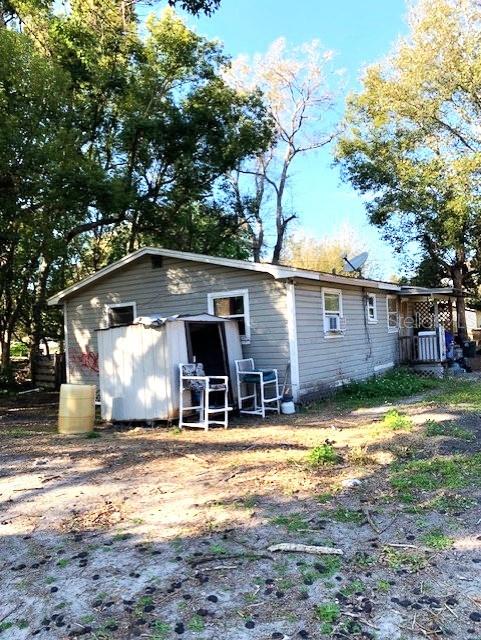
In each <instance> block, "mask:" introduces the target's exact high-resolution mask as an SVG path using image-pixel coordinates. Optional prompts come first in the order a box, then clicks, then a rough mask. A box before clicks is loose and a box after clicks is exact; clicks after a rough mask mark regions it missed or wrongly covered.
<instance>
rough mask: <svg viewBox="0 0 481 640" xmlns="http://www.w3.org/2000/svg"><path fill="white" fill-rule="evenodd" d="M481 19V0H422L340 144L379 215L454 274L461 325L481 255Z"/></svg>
mask: <svg viewBox="0 0 481 640" xmlns="http://www.w3.org/2000/svg"><path fill="white" fill-rule="evenodd" d="M480 21H481V6H480V4H479V3H478V2H475V1H474V0H420V2H419V3H418V4H417V5H416V6H415V7H414V8H412V10H411V12H410V16H409V26H410V34H409V36H408V37H406V38H404V39H402V40H401V41H400V42H399V43H398V45H397V47H396V48H395V50H394V51H393V53H391V54H390V55H389V56H388V57H387V58H386V59H385V60H384V61H383V62H381V63H379V64H376V65H373V66H371V67H370V68H368V70H367V72H366V74H365V77H364V79H363V89H362V91H361V92H360V93H358V94H355V95H353V96H352V97H351V98H350V100H349V103H348V109H347V116H346V122H347V126H348V133H347V134H346V135H344V136H343V138H342V139H341V141H340V143H339V145H338V149H337V158H338V161H339V162H340V163H341V166H342V169H343V175H344V177H345V179H347V180H349V181H350V182H351V183H352V185H353V186H354V187H355V188H356V189H357V190H359V191H360V192H361V193H362V194H364V195H366V196H368V201H367V205H366V206H367V211H368V214H369V217H370V220H371V222H372V223H373V224H375V225H376V226H378V227H379V228H381V229H382V230H383V232H384V235H385V237H386V238H387V239H388V240H389V241H390V242H392V244H393V245H394V246H395V248H396V249H397V250H398V251H400V252H402V251H410V252H412V251H413V247H414V248H415V247H416V246H417V247H419V248H420V253H421V257H422V258H424V259H425V258H426V257H428V258H429V259H430V260H431V261H433V269H434V270H437V269H438V268H441V270H442V273H443V274H444V275H445V277H448V278H450V280H451V281H452V283H453V286H454V288H455V289H456V291H457V294H458V295H457V313H458V318H460V325H461V326H462V327H465V326H466V322H465V307H464V297H463V292H464V289H465V287H466V286H468V285H470V284H471V283H473V284H474V285H476V284H477V283H478V281H479V273H480V272H479V264H480V257H481V253H480V248H481V246H480V242H481V234H480V231H481V224H480V223H481V216H480V189H479V171H480V168H481V155H480V151H481V133H480V130H479V126H478V123H479V121H480V118H481V100H480V98H479V86H480V82H481V54H480V51H481V30H480V29H479V24H480ZM413 243H414V244H413ZM433 269H431V271H432V270H433Z"/></svg>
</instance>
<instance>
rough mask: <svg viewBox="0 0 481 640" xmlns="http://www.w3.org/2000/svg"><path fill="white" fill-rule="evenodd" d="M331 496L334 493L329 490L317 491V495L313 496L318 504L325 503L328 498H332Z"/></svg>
mask: <svg viewBox="0 0 481 640" xmlns="http://www.w3.org/2000/svg"><path fill="white" fill-rule="evenodd" d="M333 497H334V495H333V494H332V493H329V492H326V493H318V494H317V496H315V500H316V502H319V504H325V503H326V502H329V501H330V500H332V498H333Z"/></svg>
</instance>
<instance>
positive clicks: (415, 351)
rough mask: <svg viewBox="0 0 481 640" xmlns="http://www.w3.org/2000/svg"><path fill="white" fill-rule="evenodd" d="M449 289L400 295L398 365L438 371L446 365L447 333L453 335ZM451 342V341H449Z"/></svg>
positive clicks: (453, 319) (414, 290)
mask: <svg viewBox="0 0 481 640" xmlns="http://www.w3.org/2000/svg"><path fill="white" fill-rule="evenodd" d="M454 299H455V298H454V292H453V290H452V289H445V288H443V289H422V288H419V287H412V288H410V289H407V288H406V290H405V291H403V297H402V298H401V307H400V316H399V361H400V362H401V363H402V364H411V365H414V366H416V365H419V366H420V368H421V367H423V366H429V365H431V366H435V367H438V368H439V367H440V366H441V365H443V364H444V363H446V362H447V356H448V350H447V346H446V345H447V342H448V343H449V342H450V340H449V335H448V340H446V333H447V332H449V334H450V335H451V336H454V334H455V324H456V322H455V318H454V314H453V303H454ZM451 341H452V338H451Z"/></svg>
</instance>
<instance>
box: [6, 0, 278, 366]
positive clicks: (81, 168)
mask: <svg viewBox="0 0 481 640" xmlns="http://www.w3.org/2000/svg"><path fill="white" fill-rule="evenodd" d="M9 4H10V9H15V7H16V6H17V3H16V2H15V3H14V2H13V1H12V2H11V3H9ZM40 4H41V3H34V2H30V3H28V2H21V3H20V2H19V3H18V6H20V7H21V10H22V11H21V16H20V13H19V14H18V15H17V17H16V20H17V22H16V23H15V22H14V23H12V24H11V25H10V27H9V28H8V29H7V28H2V27H0V74H1V75H0V79H1V82H0V115H1V116H2V117H0V140H1V141H2V142H3V143H4V144H2V145H0V170H1V173H0V175H1V176H2V178H1V181H2V184H1V185H0V218H1V220H2V223H3V224H2V229H3V230H5V233H6V235H7V236H8V237H7V238H6V243H5V245H4V246H2V249H1V258H0V259H1V260H2V276H1V279H2V282H1V287H2V288H1V290H0V316H1V317H3V318H8V321H7V320H6V321H5V322H6V324H5V325H4V326H0V337H1V342H2V368H3V369H7V367H8V358H9V349H8V343H9V341H10V340H11V336H12V335H13V333H14V331H15V330H16V328H17V329H18V327H19V326H20V324H22V326H23V327H28V328H29V332H30V335H31V344H32V351H33V352H35V351H36V350H37V348H38V344H39V341H40V339H41V337H42V334H43V332H44V326H43V324H44V310H45V299H46V296H47V295H48V293H49V290H50V288H51V287H53V286H55V287H58V286H59V285H60V286H66V285H67V284H69V283H70V282H71V281H72V278H75V277H76V276H78V274H79V273H80V270H81V269H79V268H78V267H79V265H82V263H84V266H85V267H88V265H89V264H91V265H92V267H94V266H95V267H98V266H100V265H101V264H102V263H103V264H105V263H108V262H110V261H111V260H113V259H116V258H118V257H121V255H124V254H125V253H126V252H128V251H130V250H132V249H134V248H136V247H137V246H139V244H141V243H143V242H145V240H146V239H148V240H149V241H151V242H155V243H159V244H162V245H163V246H171V247H174V248H177V249H186V248H190V249H194V248H195V249H197V250H200V251H202V250H205V251H212V252H222V251H225V252H226V253H227V254H233V255H236V256H238V255H239V254H243V255H245V253H244V252H245V237H244V236H245V234H243V232H242V230H241V231H239V224H238V221H237V219H236V218H235V216H232V215H231V214H225V215H224V213H223V211H222V209H221V207H220V206H219V202H218V198H219V194H221V193H222V190H221V189H220V188H217V187H216V185H217V184H218V185H220V186H221V183H222V181H223V180H224V176H225V174H226V173H228V172H229V171H231V170H233V168H234V167H235V166H237V164H238V163H239V162H240V161H242V159H243V158H245V157H246V156H249V155H252V154H255V153H258V152H259V151H260V150H262V149H264V148H265V146H266V144H267V143H268V141H269V138H270V126H269V120H268V118H267V116H266V113H265V109H264V107H263V104H262V101H261V99H260V96H259V95H257V94H255V93H244V94H242V95H241V94H239V93H238V92H237V91H236V90H235V89H233V88H232V87H230V86H228V85H227V84H226V82H225V81H224V80H223V79H222V75H221V72H222V69H223V68H224V67H225V66H226V64H227V63H228V61H227V59H226V57H225V56H224V54H223V52H222V50H221V48H220V46H219V45H218V44H217V43H211V42H209V41H207V40H205V39H204V38H201V37H200V36H197V35H196V34H194V33H193V32H191V31H190V30H189V29H188V28H187V27H186V26H185V24H184V23H183V22H182V21H181V20H180V19H179V18H178V17H177V16H176V15H175V14H174V13H173V11H172V10H166V11H165V12H164V14H163V15H162V17H161V18H160V19H154V18H151V19H149V20H148V21H147V22H146V24H145V25H144V26H145V31H146V35H145V36H143V37H140V35H139V30H138V27H137V18H136V16H135V14H133V13H132V12H131V13H130V14H129V13H128V12H126V11H124V10H125V8H126V6H127V5H126V3H125V2H124V0H105V1H103V2H99V3H92V2H90V1H87V0H72V2H71V3H70V10H69V13H67V14H59V13H57V12H53V11H52V7H51V6H50V3H44V4H42V6H40ZM13 5H15V6H13ZM32 7H33V8H32ZM28 10H30V11H31V13H28ZM19 21H20V22H21V25H22V33H18V32H17V31H16V30H15V29H13V28H11V27H12V25H13V26H15V24H18V23H19ZM34 27H35V28H34ZM105 235H106V236H107V237H108V238H109V239H110V240H112V242H111V243H105V242H104V243H102V242H101V239H102V237H103V236H105ZM95 245H96V246H95ZM92 247H95V249H96V251H95V252H94V254H95V265H94V263H93V262H89V261H90V249H91V248H92ZM99 247H101V248H102V251H99V250H98V249H99ZM103 264H102V266H103ZM12 305H13V306H14V307H15V313H12Z"/></svg>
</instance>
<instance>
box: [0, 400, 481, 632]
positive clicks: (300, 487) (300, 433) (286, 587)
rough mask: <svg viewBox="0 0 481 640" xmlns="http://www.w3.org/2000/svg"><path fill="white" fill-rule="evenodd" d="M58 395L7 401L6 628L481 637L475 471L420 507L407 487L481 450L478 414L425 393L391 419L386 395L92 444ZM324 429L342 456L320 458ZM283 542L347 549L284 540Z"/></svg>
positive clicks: (435, 488)
mask: <svg viewBox="0 0 481 640" xmlns="http://www.w3.org/2000/svg"><path fill="white" fill-rule="evenodd" d="M418 400H421V399H418ZM56 407H57V396H56V395H55V394H30V395H24V396H17V397H14V398H8V399H2V400H0V460H1V466H0V570H1V579H0V640H3V639H7V638H8V639H9V640H24V639H27V638H28V639H29V638H33V637H37V638H39V639H41V640H43V639H48V640H56V639H63V638H72V637H83V638H86V639H89V640H90V639H97V640H106V639H108V638H112V639H120V640H123V639H126V638H137V637H138V638H150V639H152V640H173V639H177V638H181V639H182V640H213V639H215V640H268V639H271V638H272V639H275V638H278V639H279V640H282V639H287V638H292V639H298V638H311V639H315V638H331V637H332V638H371V639H374V638H377V639H378V640H387V639H388V640H401V639H403V640H407V639H418V638H446V637H450V638H453V639H454V640H466V639H467V638H473V640H479V639H481V535H480V534H481V532H480V523H481V509H480V504H481V493H480V485H481V478H480V477H479V475H477V474H479V467H476V468H474V467H473V469H474V471H472V468H471V467H469V470H470V471H469V473H471V471H472V474H471V476H469V473H468V471H467V472H466V473H467V474H468V476H469V478H470V481H469V482H461V481H459V482H458V481H457V480H456V478H457V476H456V473H457V472H458V471H459V469H460V468H461V467H460V465H461V463H460V462H459V460H461V458H459V459H458V458H456V457H455V458H454V462H453V465H454V466H453V467H450V471H449V474H451V473H452V474H454V475H453V476H451V475H449V474H448V475H446V478H448V480H447V481H446V482H447V488H446V487H442V488H441V489H440V488H439V483H438V485H436V483H435V482H434V484H432V486H431V485H430V484H429V483H430V481H431V480H433V479H434V480H436V481H437V480H439V478H441V476H442V474H443V473H444V471H436V470H435V469H433V470H432V471H429V472H428V475H427V479H426V478H423V479H422V481H423V482H427V484H428V485H429V486H428V489H426V490H425V489H423V490H422V491H420V492H418V493H417V494H416V499H415V501H414V502H413V501H412V500H411V497H412V496H411V494H410V493H409V491H408V492H407V493H406V492H405V493H402V492H403V491H404V489H403V488H402V487H401V488H400V486H399V485H398V486H396V485H395V484H393V480H392V479H393V477H397V476H396V473H399V472H400V471H399V470H400V469H401V476H402V478H404V479H406V477H407V478H408V480H409V473H410V472H409V469H410V467H409V466H406V465H409V463H410V461H413V460H414V461H421V463H422V462H423V461H429V460H431V459H432V458H433V456H441V457H442V460H443V461H444V460H446V461H447V460H451V458H450V456H452V455H457V454H459V455H460V456H472V455H473V453H475V452H477V451H480V450H481V418H480V416H479V414H478V413H477V412H476V411H469V410H466V409H465V408H463V407H462V406H454V407H453V406H447V407H446V406H438V405H437V404H435V403H433V402H431V403H427V402H424V401H418V402H415V401H414V402H411V403H409V404H403V405H402V406H401V407H400V411H401V412H402V413H403V414H405V415H406V416H408V417H409V419H410V425H411V426H410V427H409V428H406V429H400V430H392V429H388V428H385V427H384V426H383V425H384V415H385V413H386V411H387V410H388V409H389V407H373V408H370V409H364V410H363V409H358V410H356V411H349V412H348V411H344V412H342V411H335V410H334V409H333V408H332V407H329V406H326V407H321V408H320V409H319V408H318V409H316V410H312V411H305V412H303V413H300V414H297V415H295V416H280V417H279V416H275V417H271V418H270V419H269V420H267V421H266V422H265V423H263V424H260V423H258V422H256V421H255V420H254V419H245V420H239V419H237V420H236V421H235V424H234V425H233V426H232V428H229V429H228V430H227V431H224V430H211V431H210V432H208V433H205V432H203V431H192V430H191V431H184V432H181V433H179V432H178V430H176V429H167V428H156V429H148V428H128V429H123V430H119V429H114V428H112V427H108V428H107V427H103V426H102V425H100V426H99V428H98V433H99V437H96V438H89V439H88V438H85V437H72V436H70V437H67V436H59V435H58V434H57V433H56V432H55V418H56V415H55V414H56ZM432 424H437V425H451V424H456V425H458V426H459V428H460V429H461V431H460V432H459V433H457V432H456V433H455V435H454V436H453V435H447V436H446V435H437V436H432V437H427V436H426V428H427V426H426V425H432ZM460 435H461V436H462V437H459V436H460ZM326 439H327V444H328V445H329V444H333V446H334V449H335V452H336V454H339V456H340V457H339V459H338V460H337V461H334V463H333V464H326V465H318V466H312V465H309V464H307V463H306V457H307V456H308V454H309V452H310V451H311V450H312V448H313V447H315V446H318V445H321V444H322V443H325V442H326ZM463 459H464V458H463ZM457 461H458V462H457ZM470 464H471V463H470ZM396 465H397V466H396ZM403 465H404V466H403ZM403 469H404V471H402V470H403ZM406 469H407V471H406ZM466 469H468V467H466ZM403 473H404V475H402V474H403ZM406 473H407V476H406ZM413 474H414V471H413ZM430 474H431V475H430ZM436 474H438V475H436ZM468 476H466V477H468ZM463 477H464V476H463ZM443 478H444V476H443ZM452 478H454V480H453V479H452ZM458 480H459V478H458ZM410 500H411V501H410ZM284 542H291V543H303V544H311V545H330V546H333V547H335V548H338V549H340V550H342V552H343V555H342V556H334V555H329V556H314V555H307V554H305V553H284V552H271V551H269V550H268V547H269V546H270V545H273V544H277V543H284Z"/></svg>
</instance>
